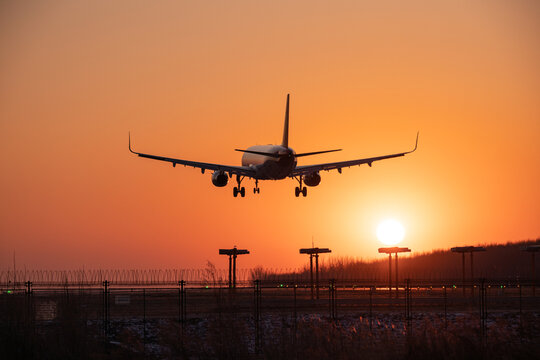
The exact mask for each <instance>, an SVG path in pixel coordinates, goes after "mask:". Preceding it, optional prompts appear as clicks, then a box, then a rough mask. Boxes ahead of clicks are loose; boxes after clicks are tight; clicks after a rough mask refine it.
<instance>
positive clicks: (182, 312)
mask: <svg viewBox="0 0 540 360" xmlns="http://www.w3.org/2000/svg"><path fill="white" fill-rule="evenodd" d="M185 285H186V282H185V281H184V280H180V281H179V282H178V286H179V288H178V322H179V323H181V324H182V327H184V324H185V322H186V289H185Z"/></svg>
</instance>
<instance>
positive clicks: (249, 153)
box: [129, 94, 418, 197]
mask: <svg viewBox="0 0 540 360" xmlns="http://www.w3.org/2000/svg"><path fill="white" fill-rule="evenodd" d="M417 146H418V134H416V144H415V146H414V149H413V150H411V151H407V152H403V153H398V154H391V155H384V156H376V157H371V158H366V159H357V160H348V161H340V162H333V163H326V164H315V165H303V166H296V159H297V158H299V157H302V156H310V155H316V154H323V153H329V152H334V151H340V150H341V149H336V150H325V151H315V152H309V153H302V154H296V153H295V152H294V150H293V149H291V148H290V147H289V94H287V106H286V108H285V126H284V128H283V141H282V143H281V145H256V146H251V147H249V148H248V149H247V150H240V149H235V150H236V151H241V152H243V153H244V155H243V156H242V166H229V165H221V164H209V163H203V162H197V161H189V160H181V159H173V158H168V157H163V156H156V155H149V154H143V153H139V152H135V151H133V150H132V149H131V136H129V151H131V152H132V153H134V154H137V155H139V156H140V157H144V158H149V159H154V160H161V161H167V162H170V163H172V165H173V167H174V166H176V164H180V165H184V166H192V167H195V168H200V169H201V172H202V173H203V174H204V171H205V170H207V169H208V170H213V171H214V173H213V174H212V183H213V184H214V185H215V186H218V187H223V186H225V185H227V183H228V181H229V178H231V177H232V176H233V175H236V183H237V186H235V187H234V188H233V195H234V197H237V196H238V194H240V196H242V197H244V196H245V195H246V189H245V188H244V187H241V186H240V185H241V183H242V180H243V179H244V178H246V177H247V178H252V179H255V188H253V193H254V194H258V193H260V188H259V180H281V179H285V178H287V177H290V178H294V179H296V180H297V181H298V183H299V186H297V187H296V188H295V189H294V195H295V196H296V197H298V196H299V195H300V194H302V195H303V196H306V195H307V188H306V187H305V186H303V184H305V185H307V186H317V185H319V183H320V182H321V176H320V175H319V171H322V170H325V171H330V170H337V171H338V172H339V173H340V174H341V169H342V168H344V167H350V166H355V165H362V164H368V165H369V166H370V167H371V163H372V162H374V161H379V160H384V159H390V158H395V157H399V156H404V155H406V154H410V153H412V152H413V151H415V150H416V148H417Z"/></svg>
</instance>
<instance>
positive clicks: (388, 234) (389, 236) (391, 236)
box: [377, 219, 405, 245]
mask: <svg viewBox="0 0 540 360" xmlns="http://www.w3.org/2000/svg"><path fill="white" fill-rule="evenodd" d="M404 236H405V228H404V227H403V225H401V223H400V222H399V221H397V220H394V219H387V220H384V221H381V222H380V223H379V226H377V237H378V238H379V241H380V242H382V243H383V244H385V245H396V244H398V243H399V242H400V241H401V240H403V237H404Z"/></svg>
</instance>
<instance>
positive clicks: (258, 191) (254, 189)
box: [253, 188, 261, 194]
mask: <svg viewBox="0 0 540 360" xmlns="http://www.w3.org/2000/svg"><path fill="white" fill-rule="evenodd" d="M253 193H254V194H260V193H261V189H260V188H253Z"/></svg>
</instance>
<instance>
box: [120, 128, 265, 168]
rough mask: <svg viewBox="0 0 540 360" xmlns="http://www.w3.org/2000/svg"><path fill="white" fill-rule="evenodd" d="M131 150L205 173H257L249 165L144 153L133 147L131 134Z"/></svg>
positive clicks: (141, 155)
mask: <svg viewBox="0 0 540 360" xmlns="http://www.w3.org/2000/svg"><path fill="white" fill-rule="evenodd" d="M129 151H131V152H132V153H133V154H135V155H138V156H140V157H143V158H147V159H153V160H160V161H166V162H170V163H172V166H173V167H175V166H176V164H180V165H184V166H191V167H194V168H199V169H201V170H202V172H203V173H204V170H214V171H217V170H221V171H225V172H228V173H229V175H233V174H234V175H240V176H246V177H253V176H254V175H255V171H254V170H253V169H251V168H249V167H247V166H230V165H221V164H211V163H204V162H198V161H190V160H182V159H174V158H169V157H164V156H158V155H150V154H143V153H140V152H136V151H133V150H132V149H131V136H130V137H129Z"/></svg>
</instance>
